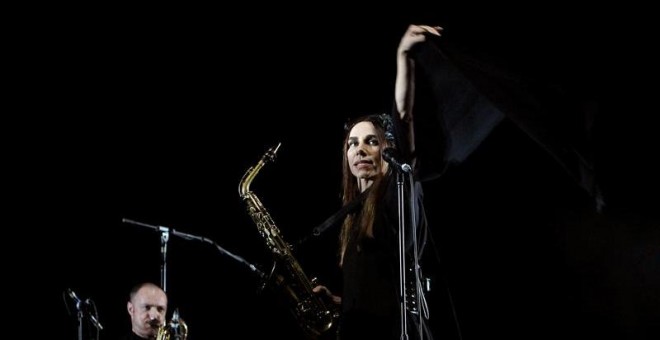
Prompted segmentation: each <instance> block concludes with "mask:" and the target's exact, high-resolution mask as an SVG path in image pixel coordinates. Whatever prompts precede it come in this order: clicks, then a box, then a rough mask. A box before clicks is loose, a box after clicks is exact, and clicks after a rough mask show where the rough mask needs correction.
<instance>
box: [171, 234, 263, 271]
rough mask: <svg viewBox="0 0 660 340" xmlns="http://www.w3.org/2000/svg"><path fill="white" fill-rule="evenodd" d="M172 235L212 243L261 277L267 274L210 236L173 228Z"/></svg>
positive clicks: (221, 251)
mask: <svg viewBox="0 0 660 340" xmlns="http://www.w3.org/2000/svg"><path fill="white" fill-rule="evenodd" d="M172 235H175V236H179V237H181V238H183V239H186V240H196V241H200V242H204V243H208V244H211V245H213V246H214V247H215V248H216V249H218V250H219V251H220V253H222V254H224V255H227V256H229V257H231V258H232V259H234V260H236V261H238V262H240V263H242V264H244V265H246V266H247V267H248V268H250V270H252V271H253V272H254V273H255V274H257V275H258V276H259V277H261V278H263V277H265V274H264V273H263V272H262V271H261V270H259V268H257V267H256V266H255V265H253V264H251V263H250V262H248V261H246V260H245V259H244V258H242V257H240V256H238V255H235V254H233V253H231V252H230V251H228V250H226V249H224V248H222V247H221V246H220V245H219V244H217V243H216V242H215V241H213V240H211V239H209V238H206V237H203V236H197V235H192V234H188V233H184V232H180V231H176V230H174V229H172Z"/></svg>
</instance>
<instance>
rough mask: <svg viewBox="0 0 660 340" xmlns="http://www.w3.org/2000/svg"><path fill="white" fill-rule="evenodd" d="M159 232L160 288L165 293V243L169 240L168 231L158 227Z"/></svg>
mask: <svg viewBox="0 0 660 340" xmlns="http://www.w3.org/2000/svg"><path fill="white" fill-rule="evenodd" d="M158 229H159V230H160V254H161V255H162V258H161V263H160V286H161V287H163V291H164V292H167V241H169V240H170V229H169V228H165V227H160V226H159V227H158Z"/></svg>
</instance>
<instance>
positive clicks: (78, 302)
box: [66, 288, 86, 310]
mask: <svg viewBox="0 0 660 340" xmlns="http://www.w3.org/2000/svg"><path fill="white" fill-rule="evenodd" d="M66 293H67V295H69V297H70V298H71V299H72V300H73V302H75V303H76V309H78V310H80V306H82V305H83V304H85V303H86V302H85V301H83V300H80V298H79V297H78V295H76V292H74V291H73V290H72V289H71V288H67V289H66Z"/></svg>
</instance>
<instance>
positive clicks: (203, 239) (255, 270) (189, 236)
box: [121, 218, 266, 290]
mask: <svg viewBox="0 0 660 340" xmlns="http://www.w3.org/2000/svg"><path fill="white" fill-rule="evenodd" d="M121 221H122V222H124V223H129V224H135V225H139V226H143V227H147V228H152V229H156V230H161V231H162V230H167V232H168V235H169V233H171V234H172V235H174V236H178V237H181V238H182V239H185V240H195V241H200V242H204V243H208V244H211V245H213V246H214V247H215V248H216V249H218V251H220V253H222V254H223V255H227V256H229V257H231V258H232V259H234V260H236V261H238V262H239V263H241V264H243V265H245V266H246V267H248V268H249V269H250V270H251V271H252V272H253V273H255V274H256V275H257V276H259V277H260V278H264V277H266V275H265V274H264V273H263V272H262V271H261V270H259V268H257V267H256V266H255V265H253V264H251V263H249V262H248V261H246V260H245V259H244V258H242V257H240V256H238V255H235V254H232V253H231V252H229V251H227V250H226V249H224V248H222V247H220V245H218V244H217V243H216V242H215V241H213V240H211V239H209V238H206V237H203V236H197V235H192V234H188V233H184V232H181V231H178V230H175V229H171V228H168V227H163V226H155V225H151V224H147V223H142V222H138V221H134V220H130V219H127V218H122V220H121ZM162 239H163V238H162V237H161V241H162ZM165 242H167V240H165ZM165 244H166V243H165ZM164 259H165V257H164V256H163V260H164ZM161 273H162V272H161ZM163 290H164V289H163Z"/></svg>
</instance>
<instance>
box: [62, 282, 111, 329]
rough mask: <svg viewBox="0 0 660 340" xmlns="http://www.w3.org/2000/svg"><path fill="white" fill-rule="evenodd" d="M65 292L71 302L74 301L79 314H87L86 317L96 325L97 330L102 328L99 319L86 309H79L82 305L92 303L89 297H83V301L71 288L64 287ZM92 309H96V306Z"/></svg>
mask: <svg viewBox="0 0 660 340" xmlns="http://www.w3.org/2000/svg"><path fill="white" fill-rule="evenodd" d="M66 294H67V295H68V296H69V297H70V298H71V299H72V300H73V302H75V303H76V309H77V310H78V313H79V315H80V316H82V315H85V314H87V317H88V318H89V321H91V322H92V325H94V327H96V328H97V329H99V330H102V329H103V326H102V325H101V323H100V322H99V320H97V319H96V317H95V316H94V315H92V314H90V313H89V312H87V311H83V310H82V309H81V307H82V306H89V305H93V304H94V302H93V301H92V300H91V299H85V300H84V301H83V300H81V299H80V298H79V297H78V295H76V292H74V291H73V290H72V289H71V288H67V289H66ZM94 310H96V307H95V306H94Z"/></svg>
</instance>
